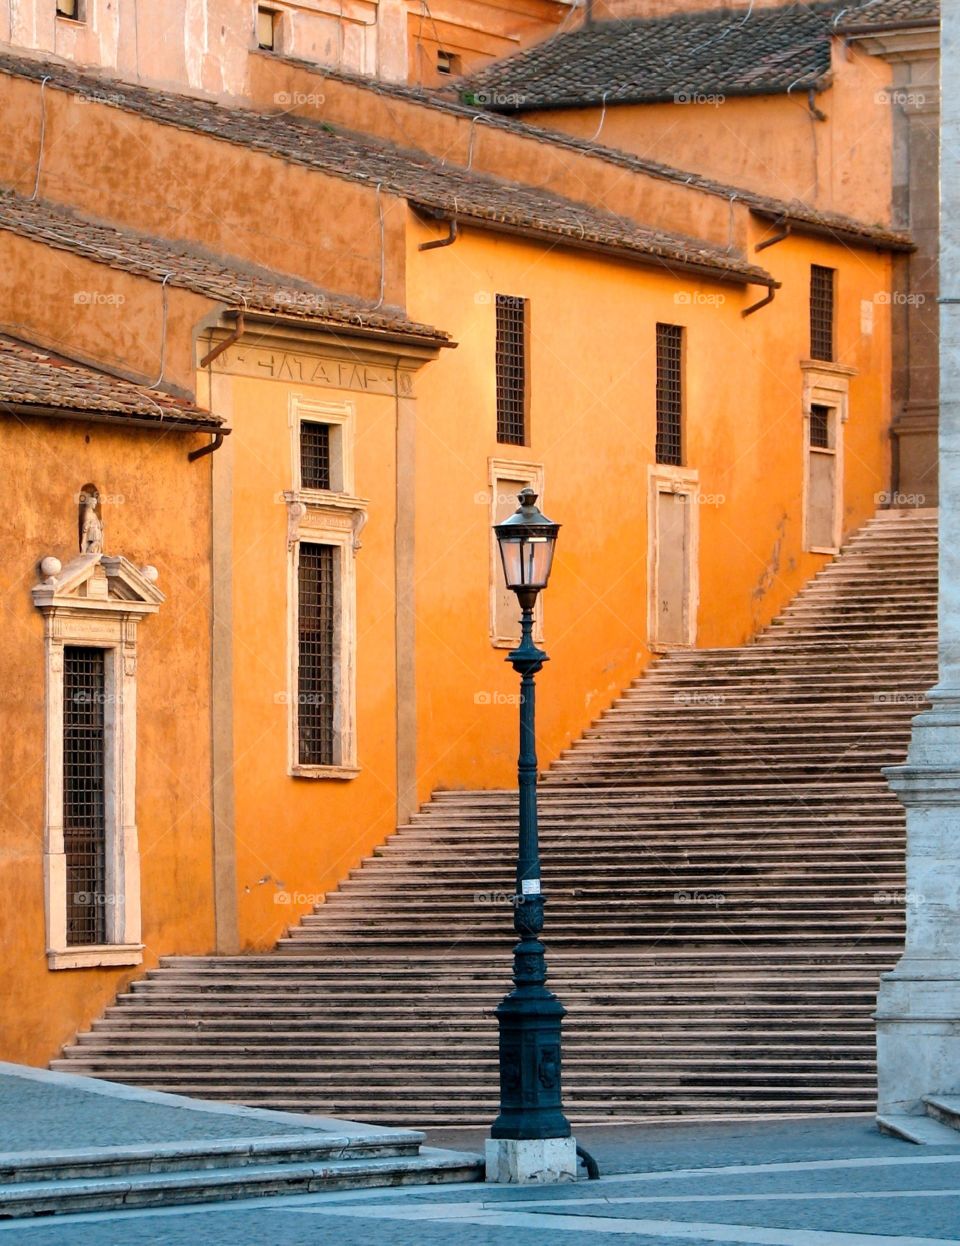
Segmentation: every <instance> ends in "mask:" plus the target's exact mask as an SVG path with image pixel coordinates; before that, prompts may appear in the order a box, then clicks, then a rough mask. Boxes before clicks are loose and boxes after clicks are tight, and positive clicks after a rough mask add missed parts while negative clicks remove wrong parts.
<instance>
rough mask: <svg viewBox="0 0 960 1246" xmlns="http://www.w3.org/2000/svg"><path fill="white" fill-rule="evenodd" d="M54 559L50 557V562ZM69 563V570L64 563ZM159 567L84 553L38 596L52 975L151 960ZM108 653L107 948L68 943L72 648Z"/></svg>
mask: <svg viewBox="0 0 960 1246" xmlns="http://www.w3.org/2000/svg"><path fill="white" fill-rule="evenodd" d="M47 561H48V560H46V559H45V560H44V562H47ZM57 565H59V564H57ZM155 579H156V570H155V568H153V567H149V566H148V567H143V568H137V567H135V566H134V565H133V563H131V562H129V561H128V560H127V559H126V558H123V557H120V556H113V555H107V554H81V555H80V556H79V557H77V558H75V559H73V561H72V562H70V563H68V564H67V565H66V566H65V567H63V568H62V569H61V570H57V571H55V572H54V574H52V575H50V576H48V577H47V578H46V579H45V580H43V581H42V582H41V583H40V584H37V585H35V586H34V588H33V590H32V595H33V602H34V605H35V606H36V607H37V609H38V610H40V611H41V613H42V614H43V619H44V667H45V670H44V721H45V747H44V838H43V876H44V907H45V915H46V944H47V947H46V954H47V965H48V967H49V968H50V969H82V968H88V967H92V966H98V965H138V964H140V963H141V961H142V960H143V944H142V942H141V933H140V932H141V911H140V849H139V834H138V830H137V821H136V776H137V631H138V624H139V622H140V620H141V619H142V618H144V617H145V616H146V615H148V614H155V613H156V612H157V610H158V609H159V607H160V605H161V604H162V602H163V601H164V595H163V593H161V592H160V590H159V589H158V588H157V587H156V585H155V583H154V580H155ZM67 645H69V646H79V647H83V648H95V649H102V650H103V651H104V674H105V696H106V704H105V706H104V750H105V757H104V762H105V782H104V788H105V790H104V820H105V838H106V874H105V887H106V891H105V893H104V897H103V902H104V903H105V904H108V911H107V913H106V929H107V938H108V941H107V942H106V943H103V944H90V945H69V944H68V943H67V864H66V854H65V851H64V838H63V696H64V653H63V651H64V647H65V646H67Z"/></svg>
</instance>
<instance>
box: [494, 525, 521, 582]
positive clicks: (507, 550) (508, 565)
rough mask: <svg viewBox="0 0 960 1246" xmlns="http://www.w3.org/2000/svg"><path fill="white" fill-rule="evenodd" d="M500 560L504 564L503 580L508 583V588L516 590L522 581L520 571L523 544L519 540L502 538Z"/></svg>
mask: <svg viewBox="0 0 960 1246" xmlns="http://www.w3.org/2000/svg"><path fill="white" fill-rule="evenodd" d="M499 545H500V560H501V562H502V563H503V578H504V580H505V581H506V584H507V588H516V587H517V586H518V585H519V584H520V583H521V582H522V581H521V571H520V563H521V558H520V551H521V543H520V540H519V538H513V537H510V538H506V537H501V538H500V541H499Z"/></svg>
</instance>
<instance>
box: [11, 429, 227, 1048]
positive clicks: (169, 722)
mask: <svg viewBox="0 0 960 1246" xmlns="http://www.w3.org/2000/svg"><path fill="white" fill-rule="evenodd" d="M204 440H206V439H205V438H204V437H202V436H195V435H189V436H183V435H171V434H163V433H160V434H155V433H153V432H152V431H136V430H125V431H121V430H117V429H112V428H108V427H105V426H104V425H102V424H90V425H86V424H83V423H73V422H70V421H59V420H44V419H33V420H22V419H19V418H17V417H14V416H12V415H11V414H9V413H7V412H5V413H4V414H3V416H2V418H0V460H2V462H3V465H4V478H5V480H6V487H7V496H8V499H9V504H8V506H7V513H6V518H5V520H4V542H3V552H2V555H0V599H2V601H3V605H4V612H3V617H4V628H3V634H2V639H0V681H2V686H3V688H4V690H5V691H4V712H5V716H6V717H5V723H6V725H5V728H4V732H3V764H2V782H0V807H2V809H3V826H4V831H3V835H4V842H3V853H2V855H0V886H2V891H3V896H4V902H3V904H0V942H2V945H3V948H4V950H5V955H4V968H3V984H2V989H0V1000H2V1007H0V1058H2V1059H4V1060H13V1061H23V1062H25V1063H28V1064H42V1063H45V1062H46V1061H47V1060H48V1059H50V1058H51V1057H52V1056H53V1055H55V1054H56V1053H57V1051H58V1049H59V1047H60V1046H61V1044H63V1043H64V1042H67V1041H68V1040H69V1039H70V1038H72V1036H73V1034H74V1033H75V1031H76V1030H77V1029H78V1028H81V1027H86V1026H87V1025H88V1024H89V1022H90V1021H91V1020H92V1019H93V1018H94V1017H96V1016H97V1015H98V1014H99V1013H100V1012H102V1010H103V1008H104V1007H105V1006H106V1005H107V1004H109V1003H110V1001H111V1000H112V999H113V997H114V995H115V994H116V993H117V991H118V990H120V989H121V988H122V987H123V986H124V985H125V983H126V982H127V981H129V979H130V978H131V977H134V976H139V975H140V974H142V973H143V970H144V968H148V967H150V966H151V965H154V964H156V962H157V960H158V958H159V957H160V956H161V955H163V954H165V953H170V952H184V953H189V952H196V953H203V952H208V951H210V950H211V948H212V946H213V908H212V886H211V855H210V837H211V827H210V748H209V739H210V723H209V678H210V647H209V637H210V613H209V610H210V600H209V588H210V571H209V558H208V542H209V526H210V509H209V507H210V460H209V459H205V460H200V461H199V462H197V463H188V462H187V458H186V454H187V451H188V450H189V449H191V448H193V447H195V446H197V445H200V444H202V443H203V441H204ZM91 480H92V481H94V482H95V483H96V484H97V485H98V486H99V488H100V490H101V497H102V500H103V502H102V509H103V520H104V527H105V532H106V547H107V551H108V552H109V553H122V554H124V555H125V556H127V557H128V558H130V559H131V560H132V561H133V562H134V563H136V564H141V563H146V562H150V563H153V564H154V565H155V566H156V567H157V569H158V570H159V573H160V578H159V582H158V584H159V587H160V588H161V590H162V591H163V592H164V593H165V594H166V602H165V603H164V604H163V605H162V606H161V607H160V611H159V613H157V614H156V615H153V616H151V617H149V618H147V619H146V620H145V621H144V622H143V623H142V625H141V628H140V632H139V636H138V671H137V678H138V689H137V691H138V701H139V708H138V716H137V729H138V749H137V820H138V826H139V835H140V851H141V873H142V912H143V942H144V945H145V946H144V953H143V955H144V964H143V966H142V967H139V968H137V969H135V970H128V969H77V970H57V971H52V970H49V969H48V968H47V963H46V940H45V927H44V915H43V903H44V900H43V893H44V888H43V857H42V853H43V828H44V778H43V772H44V756H43V748H44V686H43V670H44V644H43V618H42V616H41V614H40V612H39V611H38V610H37V609H36V608H35V607H34V605H33V602H32V599H31V596H30V589H31V587H32V585H33V584H35V583H36V582H37V581H38V579H39V573H38V571H37V563H38V561H39V560H40V559H41V558H43V557H44V556H46V555H47V554H53V555H55V556H56V557H58V558H60V559H61V561H62V562H64V563H66V562H67V561H68V560H69V559H70V558H72V557H74V556H75V554H76V551H77V544H76V543H77V502H76V496H75V495H76V493H77V490H78V489H79V488H80V487H81V486H82V485H84V484H85V483H86V482H88V481H91ZM13 724H15V726H13Z"/></svg>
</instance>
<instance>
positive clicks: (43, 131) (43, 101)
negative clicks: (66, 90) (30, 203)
mask: <svg viewBox="0 0 960 1246" xmlns="http://www.w3.org/2000/svg"><path fill="white" fill-rule="evenodd" d="M49 81H50V74H44V76H43V77H42V78H41V79H40V149H39V151H38V152H37V174H36V177H35V178H34V179H33V193H32V194H31V196H30V198H31V200H33V199H36V197H37V195H38V194H39V193H40V170H41V168H42V167H43V144H44V140H45V139H46V135H47V97H46V90H47V83H48V82H49Z"/></svg>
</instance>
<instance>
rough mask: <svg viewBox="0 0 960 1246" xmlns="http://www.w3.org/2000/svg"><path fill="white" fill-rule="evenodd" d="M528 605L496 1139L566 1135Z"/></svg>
mask: <svg viewBox="0 0 960 1246" xmlns="http://www.w3.org/2000/svg"><path fill="white" fill-rule="evenodd" d="M518 597H519V599H520V604H521V606H522V608H523V617H522V619H521V636H520V644H519V646H518V647H517V648H516V649H514V650H513V651H512V652H511V653H510V654H509V656H508V658H507V661H508V662H510V663H511V665H512V666H513V669H514V670H515V671H516V672H517V674H518V675H520V692H521V697H520V757H519V760H518V765H517V772H518V779H519V787H520V842H519V851H518V854H517V885H516V894H515V895H514V909H513V927H514V930H515V931H516V932H517V935H518V936H519V940H518V942H517V944H516V946H515V947H514V949H513V982H514V989H513V990H512V991H511V992H510V994H509V995H507V996H506V998H505V999H504V1000H503V1001H502V1003H500V1005H499V1006H498V1007H497V1020H498V1022H499V1025H500V1115H499V1116H498V1117H497V1119H496V1120H495V1121H494V1123H493V1126H492V1128H491V1130H490V1135H491V1137H493V1138H569V1137H570V1122H569V1121H568V1120H567V1118H566V1117H565V1116H564V1114H563V1100H562V1095H561V1088H560V1023H561V1021H562V1019H563V1017H564V1015H565V1013H566V1009H565V1008H564V1006H563V1005H562V1004H561V1003H560V1001H559V1000H558V999H557V997H556V996H555V995H554V994H553V993H552V992H551V991H549V990H548V989H547V987H546V979H547V965H546V960H545V958H544V951H545V949H544V946H543V944H542V943H541V941H540V937H539V936H540V932H541V931H542V930H543V905H544V896H543V892H542V891H541V887H540V845H539V833H538V828H537V748H536V700H535V696H536V687H535V683H534V679H535V676H536V675H537V672H538V671H539V670H540V669H541V667H542V666H543V664H544V662H546V661H548V658H547V655H546V653H544V651H543V650H542V649H539V648H537V645H536V644H535V643H534V639H533V609H534V605H535V602H536V594H535V593H533V594H531V595H528V594H526V593H525V594H518Z"/></svg>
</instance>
